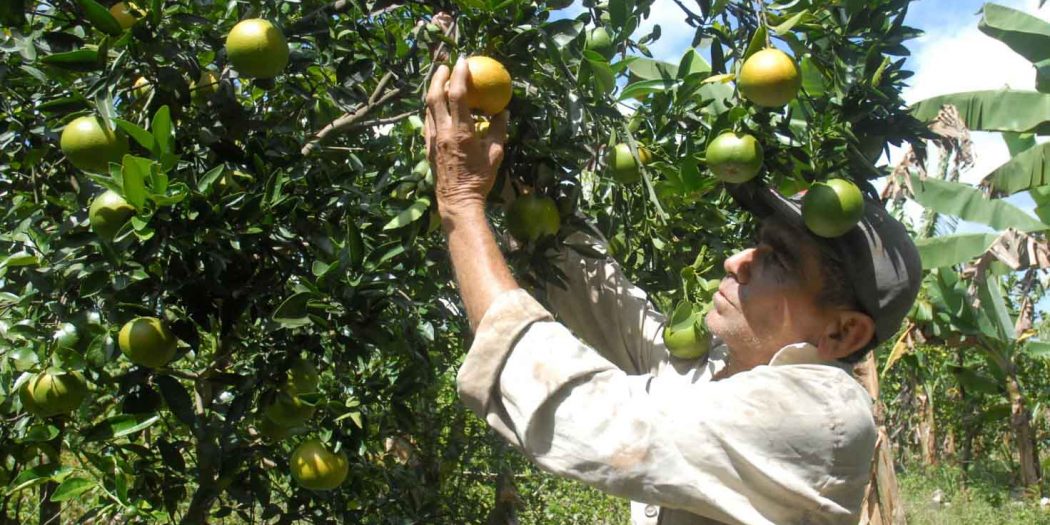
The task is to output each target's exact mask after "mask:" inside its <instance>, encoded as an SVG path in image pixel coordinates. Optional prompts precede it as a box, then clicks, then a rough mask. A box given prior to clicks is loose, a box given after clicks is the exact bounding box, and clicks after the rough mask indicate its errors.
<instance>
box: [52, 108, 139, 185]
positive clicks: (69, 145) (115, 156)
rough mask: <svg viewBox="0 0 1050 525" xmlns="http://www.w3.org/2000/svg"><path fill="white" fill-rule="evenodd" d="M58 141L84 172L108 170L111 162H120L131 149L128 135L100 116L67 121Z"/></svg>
mask: <svg viewBox="0 0 1050 525" xmlns="http://www.w3.org/2000/svg"><path fill="white" fill-rule="evenodd" d="M58 142H59V147H60V148H61V149H62V153H64V154H65V155H66V158H67V159H69V162H71V163H73V165H74V166H76V167H78V168H80V169H82V170H84V171H95V172H105V171H106V170H108V169H109V163H110V162H116V163H118V164H119V163H120V161H121V159H122V158H123V157H124V154H125V153H127V152H128V139H127V137H125V136H124V135H123V134H121V133H118V132H116V131H113V130H111V129H109V127H108V126H106V124H104V123H103V122H102V120H101V119H99V118H98V117H80V118H77V119H75V120H73V121H72V122H70V123H69V124H66V127H65V129H63V130H62V136H61V138H60V139H59V141H58Z"/></svg>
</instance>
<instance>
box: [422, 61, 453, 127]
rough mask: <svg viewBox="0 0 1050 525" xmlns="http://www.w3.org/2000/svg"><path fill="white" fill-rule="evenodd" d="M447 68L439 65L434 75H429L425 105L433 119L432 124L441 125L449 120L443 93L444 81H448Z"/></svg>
mask: <svg viewBox="0 0 1050 525" xmlns="http://www.w3.org/2000/svg"><path fill="white" fill-rule="evenodd" d="M449 74H450V72H449V69H448V66H446V65H440V66H438V68H437V71H434V76H433V77H430V89H429V90H427V107H428V108H429V110H430V115H431V116H432V118H433V119H434V124H437V125H443V124H444V123H445V122H448V120H449V113H448V97H447V96H446V95H445V82H448V78H449Z"/></svg>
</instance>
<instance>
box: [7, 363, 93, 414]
mask: <svg viewBox="0 0 1050 525" xmlns="http://www.w3.org/2000/svg"><path fill="white" fill-rule="evenodd" d="M87 393H88V391H87V382H86V381H84V376H83V375H81V374H80V372H57V373H52V372H50V371H46V372H41V373H39V374H36V375H34V376H32V377H30V378H29V380H28V381H26V382H25V383H22V386H21V387H20V388H19V389H18V397H19V399H21V400H22V406H24V407H25V408H26V410H28V411H29V412H30V413H32V414H33V415H35V416H37V417H40V418H45V417H51V416H57V415H59V414H68V413H70V412H72V411H74V410H76V409H77V408H78V407H79V406H80V404H81V403H83V402H84V398H85V397H87Z"/></svg>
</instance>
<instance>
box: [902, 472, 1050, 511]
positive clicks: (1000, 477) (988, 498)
mask: <svg viewBox="0 0 1050 525" xmlns="http://www.w3.org/2000/svg"><path fill="white" fill-rule="evenodd" d="M897 478H898V481H899V483H900V489H901V498H902V499H903V500H904V508H905V513H906V515H907V518H908V524H909V525H1050V507H1048V508H1046V509H1043V508H1041V507H1040V506H1039V497H1038V496H1021V495H1020V494H1017V493H1013V494H1012V493H1011V487H1012V486H1013V485H1012V483H1011V479H1010V477H1009V474H1008V473H1006V472H1005V471H1004V470H989V469H988V468H987V467H982V466H979V465H978V466H975V467H974V468H973V470H972V471H971V473H970V479H969V481H968V482H967V483H966V484H965V485H964V484H963V478H962V471H961V470H960V469H959V468H957V467H943V466H939V467H927V468H926V469H919V468H914V469H902V470H899V471H898V472H897ZM938 490H940V491H941V492H942V494H943V497H942V499H941V501H942V503H940V504H937V503H934V501H933V499H934V494H935V492H936V491H938Z"/></svg>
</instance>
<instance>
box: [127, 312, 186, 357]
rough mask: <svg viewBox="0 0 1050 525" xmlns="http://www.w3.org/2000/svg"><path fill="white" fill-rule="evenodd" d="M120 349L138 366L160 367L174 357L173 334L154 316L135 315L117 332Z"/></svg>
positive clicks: (174, 341) (175, 341) (174, 342)
mask: <svg viewBox="0 0 1050 525" xmlns="http://www.w3.org/2000/svg"><path fill="white" fill-rule="evenodd" d="M117 342H118V343H119V344H120V351H121V352H123V353H124V355H126V356H127V357H128V359H129V360H131V362H132V363H135V364H137V365H140V366H145V367H148V368H160V367H162V366H164V365H166V364H168V362H169V361H171V358H172V357H175V345H176V343H177V340H176V339H175V334H173V333H171V331H170V330H168V327H167V326H165V325H164V323H163V322H161V320H160V319H157V318H156V317H136V318H135V319H132V320H130V321H128V322H127V323H125V324H124V326H123V327H121V329H120V333H119V334H117Z"/></svg>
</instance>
